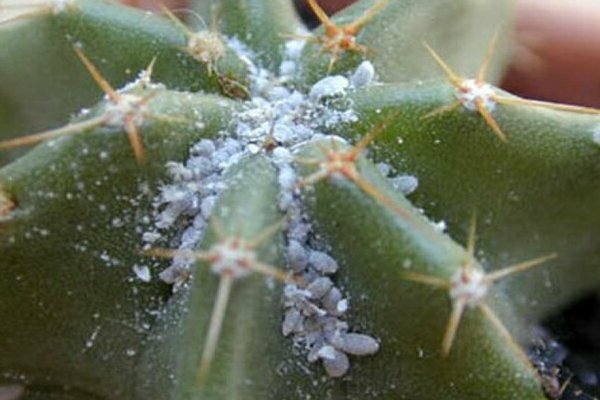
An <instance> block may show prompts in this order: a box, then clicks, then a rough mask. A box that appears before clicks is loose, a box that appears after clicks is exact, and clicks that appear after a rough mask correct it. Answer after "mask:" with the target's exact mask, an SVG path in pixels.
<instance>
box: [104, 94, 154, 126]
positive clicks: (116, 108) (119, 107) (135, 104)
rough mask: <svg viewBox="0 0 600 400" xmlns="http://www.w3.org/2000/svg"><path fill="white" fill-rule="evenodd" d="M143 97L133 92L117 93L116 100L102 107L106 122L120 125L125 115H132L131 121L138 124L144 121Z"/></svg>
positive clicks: (110, 124)
mask: <svg viewBox="0 0 600 400" xmlns="http://www.w3.org/2000/svg"><path fill="white" fill-rule="evenodd" d="M143 100H144V99H143V98H141V97H140V96H136V95H133V94H127V93H122V94H119V99H118V100H117V102H109V103H108V104H107V105H106V108H105V109H104V116H105V117H106V124H107V125H109V126H115V127H121V126H123V124H124V122H125V117H127V116H131V115H133V116H134V117H133V122H134V123H135V124H136V125H137V126H139V125H141V124H142V123H143V122H144V112H145V108H146V107H145V105H144V101H143Z"/></svg>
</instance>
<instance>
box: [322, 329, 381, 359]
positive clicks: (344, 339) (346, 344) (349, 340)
mask: <svg viewBox="0 0 600 400" xmlns="http://www.w3.org/2000/svg"><path fill="white" fill-rule="evenodd" d="M332 343H333V345H334V346H335V347H336V348H337V349H338V350H340V351H343V352H344V353H347V354H352V355H354V356H368V355H371V354H375V353H377V352H378V351H379V343H377V341H376V340H375V339H373V338H372V337H371V336H368V335H363V334H360V333H348V334H345V335H340V336H337V337H335V338H334V340H333V341H332Z"/></svg>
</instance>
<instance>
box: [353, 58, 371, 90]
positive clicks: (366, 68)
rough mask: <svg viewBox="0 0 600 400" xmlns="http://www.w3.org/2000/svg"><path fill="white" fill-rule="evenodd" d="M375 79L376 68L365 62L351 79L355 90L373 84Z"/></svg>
mask: <svg viewBox="0 0 600 400" xmlns="http://www.w3.org/2000/svg"><path fill="white" fill-rule="evenodd" d="M374 78H375V67H373V64H372V63H371V62H370V61H368V60H367V61H363V62H362V63H361V64H360V65H359V66H358V68H357V69H356V71H355V72H354V74H352V76H351V77H350V83H351V84H352V86H353V87H354V88H361V87H364V86H368V85H370V84H371V83H373V79H374Z"/></svg>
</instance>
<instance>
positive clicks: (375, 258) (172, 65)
mask: <svg viewBox="0 0 600 400" xmlns="http://www.w3.org/2000/svg"><path fill="white" fill-rule="evenodd" d="M434 3H435V4H434ZM214 4H215V3H213V2H210V4H208V3H207V2H202V1H198V2H194V7H193V8H194V10H192V11H191V12H190V14H192V16H193V17H199V18H200V19H201V20H204V19H208V18H210V19H211V20H213V21H215V19H214V18H213V17H214V15H215V14H214V7H213V6H214ZM240 4H241V5H243V6H240ZM286 4H287V3H286ZM219 5H220V6H221V9H222V11H223V15H222V16H221V17H220V19H221V21H219V23H217V22H213V24H211V26H210V27H208V26H206V24H204V27H203V29H201V30H199V31H195V30H194V29H192V28H191V27H189V25H188V24H186V23H185V21H183V20H180V19H179V18H178V17H177V16H176V15H174V14H173V12H171V11H170V10H168V9H167V8H165V7H164V6H162V7H161V16H157V15H151V14H147V13H142V12H137V11H133V10H129V9H127V8H125V7H122V6H118V5H113V4H110V3H107V2H104V1H94V0H69V1H65V0H55V1H52V2H48V3H46V4H43V5H41V6H39V7H35V8H34V10H33V11H31V12H26V13H25V14H24V15H23V16H20V17H16V18H14V19H12V20H9V21H8V22H3V23H2V26H1V29H2V31H0V44H2V43H4V44H6V47H7V50H0V85H2V87H3V92H2V93H1V95H0V105H1V106H3V107H4V106H5V105H6V108H7V109H10V108H11V107H15V108H16V109H19V108H23V109H24V111H27V112H24V113H23V114H22V115H21V114H19V113H13V112H11V111H9V112H8V114H6V115H8V117H5V113H4V112H3V110H0V134H4V129H6V130H7V132H11V131H13V130H14V131H19V132H20V131H22V130H25V128H29V127H36V126H37V127H39V126H42V128H41V129H36V130H37V131H40V132H41V133H38V134H35V135H30V136H19V137H9V138H7V137H4V136H3V137H2V138H1V139H0V149H2V150H10V149H13V148H16V147H20V146H26V145H32V144H38V143H39V145H38V146H37V147H35V148H34V149H32V150H31V152H29V153H28V154H27V155H25V156H24V157H22V158H21V159H19V160H18V161H16V162H14V163H11V164H9V165H7V166H6V167H4V168H3V169H2V170H0V183H1V186H0V233H1V234H2V236H3V240H2V241H0V246H1V247H2V251H1V252H0V265H2V267H3V268H5V269H6V271H7V272H8V274H9V275H11V276H13V275H14V276H15V277H17V278H16V284H15V282H13V281H10V282H9V281H8V280H7V281H6V282H2V281H0V300H2V301H1V302H0V318H1V319H2V320H3V321H4V320H6V321H7V324H8V325H10V326H14V327H15V328H14V329H16V330H18V331H22V332H23V335H20V337H17V335H11V334H10V333H9V332H7V331H6V328H3V327H2V326H0V350H2V351H6V356H4V355H3V357H0V372H2V373H4V372H5V371H8V372H6V373H5V374H4V375H3V376H4V377H3V378H0V379H1V381H0V397H2V390H3V387H4V386H3V385H4V382H6V383H7V384H12V385H14V384H15V383H18V384H22V385H24V387H26V389H23V388H21V386H18V387H16V388H17V389H16V392H15V393H21V392H23V391H27V392H31V393H35V394H36V395H37V393H38V392H40V393H42V394H41V395H42V396H43V388H42V389H40V387H42V386H43V384H44V383H45V382H55V381H56V382H60V383H59V384H57V385H58V386H57V387H61V388H67V387H73V388H74V389H73V390H74V391H73V392H70V393H67V392H68V389H65V390H66V391H67V392H66V396H70V395H71V394H72V395H73V396H75V397H77V398H79V397H78V394H74V393H75V391H77V393H79V391H81V393H82V396H84V398H85V396H86V395H87V394H88V393H90V394H91V393H93V395H94V396H95V395H97V396H99V397H103V398H131V399H143V398H149V397H152V398H159V399H165V400H173V399H177V400H180V399H186V400H187V399H190V400H192V399H200V398H202V399H207V400H210V399H223V398H227V399H248V398H265V399H275V398H294V399H295V398H297V399H309V398H323V399H342V398H344V399H361V400H363V399H371V398H382V399H391V400H393V399H398V398H414V399H436V398H449V399H457V400H466V399H477V398H490V399H493V400H503V399H515V398H518V399H520V400H540V399H543V398H546V395H549V396H551V397H556V398H558V397H560V396H562V395H563V393H565V392H566V391H568V388H570V387H575V386H576V383H575V384H572V383H570V381H569V380H566V381H565V380H564V379H563V381H562V382H559V383H560V385H557V384H556V383H557V380H558V379H555V380H551V379H550V378H549V373H548V368H547V364H545V360H544V359H543V357H541V356H532V355H531V354H527V351H526V349H525V347H526V346H528V345H529V344H530V341H531V340H532V336H535V334H532V333H531V330H530V327H531V325H536V324H539V323H540V321H541V320H543V319H544V318H546V317H547V315H548V313H549V312H550V311H554V310H556V309H558V308H560V307H563V306H564V304H566V303H567V302H568V301H571V300H573V299H574V298H576V297H577V296H579V295H581V294H582V293H587V292H588V291H590V290H595V289H597V287H598V285H600V274H598V265H599V263H600V259H598V257H596V256H595V254H596V253H595V252H596V250H597V246H598V245H600V242H598V239H597V235H596V233H597V230H598V226H599V224H600V216H599V215H598V213H597V207H596V208H594V207H595V206H594V205H595V204H597V203H598V201H600V191H599V190H598V189H597V187H598V182H600V179H599V176H600V175H599V173H600V170H599V169H598V168H597V165H598V164H597V160H598V156H599V155H600V153H599V149H600V147H599V146H598V144H600V122H599V120H598V114H600V110H595V109H591V108H585V107H576V106H569V105H562V104H553V103H546V102H540V101H533V100H527V99H521V98H518V97H515V96H512V95H510V94H508V93H505V92H503V91H501V90H500V89H498V88H497V87H495V86H494V85H493V83H492V82H493V81H494V76H498V72H497V71H496V69H497V68H498V67H497V64H499V63H500V59H501V58H502V57H503V56H504V53H503V51H502V49H501V48H500V49H499V50H500V51H499V55H498V56H495V57H493V53H494V52H495V50H496V47H502V45H504V44H505V43H504V42H505V40H503V39H505V38H504V36H503V33H502V31H501V30H498V31H497V32H496V34H495V35H494V36H493V39H492V40H491V41H490V43H487V47H486V46H485V44H484V45H483V46H482V45H481V43H482V40H483V39H484V38H485V37H489V35H483V34H481V35H478V36H477V37H474V35H472V33H473V31H472V30H471V28H470V27H468V26H467V25H469V26H470V24H464V22H465V21H469V22H471V21H477V24H478V26H479V25H480V26H481V27H483V28H485V29H484V30H482V32H484V31H485V32H487V29H489V26H490V25H491V24H490V23H489V21H491V20H493V21H495V22H502V21H498V20H499V19H501V17H500V15H504V14H503V13H504V11H503V10H500V9H499V7H500V6H499V5H498V4H496V3H494V2H489V1H483V2H481V4H478V5H474V4H473V3H472V2H470V1H467V0H464V1H463V0H459V1H456V0H452V1H451V2H450V1H449V0H434V1H433V2H428V3H427V4H425V3H424V2H414V1H412V0H407V1H397V2H389V1H387V0H378V1H372V0H369V1H366V0H365V1H360V2H359V3H358V4H357V5H356V6H353V7H350V8H349V9H347V10H346V11H344V12H343V14H342V15H340V16H336V17H332V18H330V17H329V16H327V15H326V14H325V13H324V12H323V10H322V9H321V8H320V7H319V6H318V4H317V2H316V1H315V0H309V6H310V7H311V9H312V11H313V12H314V13H315V14H316V16H317V17H318V19H319V21H320V22H321V24H322V26H323V31H322V32H321V33H320V34H316V33H315V35H316V36H313V35H311V36H306V37H305V36H304V35H302V34H299V33H298V32H302V26H301V24H300V23H299V22H298V21H296V19H295V17H294V16H293V13H292V12H291V9H290V8H286V7H287V5H283V3H281V1H280V0H243V1H242V2H241V3H240V2H239V1H238V0H220V1H219ZM207 6H208V7H207ZM196 11H198V15H196V14H195V13H196ZM500 11H502V12H500ZM448 18H453V19H455V20H456V21H457V23H456V26H454V27H453V29H455V31H453V32H452V34H449V33H448V31H447V30H446V28H445V26H448V24H444V23H442V22H446V20H447V19H448ZM468 18H471V19H468ZM390 20H393V21H401V20H402V21H405V22H406V24H399V25H402V26H391V25H390ZM334 21H335V22H334ZM338 21H350V22H348V23H341V22H338ZM486 21H487V23H486ZM411 24H412V25H411ZM217 25H220V31H219V30H218V29H217ZM405 25H406V26H409V25H411V26H413V29H415V32H414V34H411V35H410V37H406V36H405V31H404V30H403V29H405V28H404V26H405ZM499 25H502V24H501V23H500V24H498V23H496V24H495V26H499ZM367 26H368V29H364V28H366V27H367ZM421 26H422V27H424V28H423V31H420V30H419V27H421ZM24 28H27V29H29V30H30V31H31V32H37V33H36V34H35V35H33V36H31V37H29V36H26V35H24V34H23V33H24V32H26V31H25V30H21V29H24ZM483 28H482V29H483ZM27 32H29V31H27ZM49 32H50V33H52V35H54V36H52V35H40V33H49ZM19 35H23V37H24V38H25V39H23V40H24V41H25V42H26V43H27V41H30V40H32V39H31V38H32V37H33V38H34V40H36V41H42V42H43V41H44V40H47V41H46V42H43V43H44V44H43V45H42V47H43V49H46V50H47V51H46V50H44V51H42V53H44V54H42V55H40V57H42V58H43V57H48V59H49V60H50V59H51V60H53V61H52V62H50V61H49V62H48V68H47V70H48V71H53V72H52V73H55V74H57V76H58V77H61V76H67V77H68V78H70V76H69V74H74V75H73V76H77V77H78V78H89V77H90V76H91V78H92V79H87V81H89V82H87V81H86V82H85V83H87V84H89V85H90V86H92V84H94V85H95V86H96V87H95V88H93V89H94V90H95V91H93V90H92V88H90V87H85V86H84V84H81V83H80V82H79V80H80V79H65V80H64V81H63V85H66V86H65V87H66V89H64V90H65V92H67V91H72V92H73V93H74V97H73V99H69V98H65V99H63V98H60V99H59V100H60V101H58V102H57V103H56V104H57V106H56V107H55V108H53V109H52V110H51V111H49V112H40V111H39V110H43V109H44V108H43V107H41V106H40V103H39V102H37V103H36V99H37V96H36V94H35V93H32V91H31V90H28V89H29V88H28V87H27V84H23V82H25V83H29V81H31V82H34V83H35V86H36V88H37V86H40V89H39V90H42V89H46V88H52V87H53V86H52V85H53V84H54V82H52V81H51V80H48V79H46V80H44V79H41V78H40V77H39V76H37V75H40V76H41V75H43V74H44V71H46V69H40V68H39V67H38V65H36V64H35V63H31V68H32V69H33V70H34V71H36V73H35V74H33V75H30V76H29V77H27V76H26V75H23V73H22V72H23V71H14V68H11V67H10V66H9V65H8V63H7V62H6V59H5V58H4V54H3V52H4V51H5V52H6V53H7V54H9V55H13V54H14V56H15V58H16V59H19V60H20V59H24V56H23V53H22V52H21V49H20V48H19V46H16V47H15V46H12V47H11V46H10V42H11V41H12V40H14V38H18V37H19ZM377 35H379V37H378V36H377ZM419 35H420V36H422V37H427V41H428V42H427V43H425V42H423V43H424V47H425V48H423V47H422V46H420V45H418V44H417V45H414V44H411V43H412V42H414V39H415V36H419ZM49 37H52V39H45V38H49ZM390 37H394V38H397V42H398V43H397V44H396V43H394V49H412V50H411V51H410V52H409V54H408V53H407V54H402V60H397V62H396V64H394V68H396V67H397V68H398V71H402V73H403V74H406V76H402V78H401V79H400V78H399V76H401V74H399V72H398V71H396V70H395V69H394V68H392V69H393V70H391V69H390V65H389V63H388V62H389V60H387V59H386V58H385V57H383V58H382V55H381V54H380V51H381V47H379V46H380V44H381V43H384V42H386V41H388V40H389V39H390ZM379 39H381V40H379ZM359 40H360V43H359V42H358V41H359ZM57 41H58V42H60V43H58V42H57ZM380 42H381V43H380ZM409 42H410V43H409ZM444 43H446V44H448V45H449V48H450V50H455V51H456V49H457V47H456V46H455V44H456V43H460V46H459V47H458V48H459V49H460V51H456V52H455V53H452V54H450V55H449V59H448V60H445V59H442V57H441V56H440V55H438V54H437V53H436V51H435V50H434V48H444V49H445V51H446V49H447V47H445V46H444ZM0 47H1V46H0ZM370 48H374V49H375V50H379V52H377V51H373V52H371V51H368V50H367V49H370ZM483 49H485V50H483ZM388 50H389V49H388ZM482 51H483V53H485V54H484V56H483V62H480V60H481V58H482V57H480V53H481V52H482ZM388 53H389V54H388V57H389V58H390V59H392V58H393V59H395V57H396V56H397V54H396V52H394V51H389V52H388ZM400 53H402V52H400ZM28 56H29V55H28ZM33 56H38V55H37V54H33ZM398 56H399V55H398ZM431 58H433V60H434V62H432V61H431ZM474 60H476V61H474ZM149 61H150V63H149V64H148V62H149ZM450 65H453V66H456V67H457V71H462V70H463V69H465V66H478V71H477V74H476V77H475V78H473V79H466V78H463V77H462V75H461V74H459V73H457V72H455V71H454V70H453V69H451V68H450ZM63 68H64V69H65V72H64V73H63V72H62V69H63ZM432 68H439V69H440V70H441V73H440V71H436V72H437V75H435V74H433V73H432V72H431V71H432ZM139 70H141V72H140V73H139V74H138V75H132V71H139ZM488 72H489V73H488ZM84 73H85V75H83V74H84ZM61 74H62V75H61ZM5 75H6V77H4V76H5ZM488 75H490V76H492V79H491V80H490V82H489V83H488V82H487V79H489V78H488ZM432 77H435V79H430V78H432ZM17 78H18V79H17ZM38 78H40V79H38ZM57 80H58V78H57ZM13 81H14V82H13ZM17 81H18V82H17ZM15 82H16V83H15ZM69 85H70V86H69ZM119 87H120V89H115V88H119ZM71 88H72V90H71ZM97 89H100V92H101V93H98V90H97ZM92 94H93V95H92ZM99 94H100V95H101V96H102V100H101V101H100V102H99V103H98V104H97V105H95V106H92V107H91V108H89V109H84V110H82V111H79V112H78V113H77V114H76V117H75V118H73V119H71V121H70V122H67V123H65V122H64V121H63V123H62V127H59V128H50V129H48V128H49V127H52V126H56V125H57V124H58V122H57V121H59V120H60V119H61V118H63V119H64V118H65V116H66V115H67V114H68V113H71V112H72V111H73V110H72V109H71V108H70V107H71V106H70V104H74V103H77V102H81V105H80V106H84V107H89V106H90V105H91V104H92V100H93V98H94V96H96V97H97V96H98V95H99ZM31 100H33V102H32V105H31V108H27V107H25V108H27V109H26V110H25V108H24V107H23V104H28V103H29V102H30V101H31ZM63 100H64V103H63V102H62V101H63ZM86 102H88V103H87V104H84V103H86ZM461 108H462V109H464V110H460V109H461ZM459 110H460V111H461V112H459ZM464 111H466V112H464ZM473 113H476V114H478V115H477V116H476V117H477V118H473V115H472V114H473ZM32 115H33V116H34V117H31V116H32ZM433 117H435V118H433ZM490 130H491V131H492V133H493V134H494V136H492V135H489V131H490ZM30 131H31V130H30ZM465 155H468V157H466V156H465ZM99 163H110V165H109V166H106V165H102V164H99ZM473 165H477V168H473ZM566 186H568V188H569V190H565V187H566ZM407 196H410V197H409V198H407ZM65 204H66V205H67V206H65ZM473 209H477V210H478V212H479V214H480V216H479V217H477V216H475V215H473V217H472V219H471V223H470V224H464V221H466V220H467V219H468V217H465V214H470V213H471V212H472V210H473ZM63 219H64V221H63ZM478 219H479V220H480V226H479V228H477V227H476V223H477V220H478ZM436 221H437V222H436ZM465 226H466V229H465ZM465 231H466V235H464V232H465ZM462 236H466V237H467V240H466V243H465V244H464V245H462V244H460V243H458V242H457V241H456V240H455V239H456V238H457V237H462ZM476 236H478V237H477V247H478V249H477V251H476V246H475V244H476ZM525 237H527V238H528V240H524V238H525ZM32 239H35V243H34V242H33V241H32ZM32 243H34V245H33V246H32ZM32 248H33V249H34V251H32V250H31V249H32ZM539 254H545V255H543V256H539ZM558 254H560V257H558ZM40 258H41V259H43V263H41V264H43V265H44V268H40V267H37V266H36V267H35V268H33V267H31V265H33V264H35V265H38V264H40ZM520 260H527V261H520ZM501 265H508V266H507V267H499V266H501ZM567 266H568V267H570V268H566V267H567ZM124 267H125V268H124ZM88 269H89V270H88ZM525 272H526V273H525ZM505 278H511V279H505ZM63 281H64V282H66V283H65V284H62V283H61V285H59V286H60V287H57V286H56V282H63ZM544 282H550V283H551V284H552V285H555V286H554V287H549V286H547V285H546V286H545V283H544ZM63 286H68V293H67V294H64V293H63V292H65V290H64V287H63ZM23 288H25V289H23ZM38 288H42V289H41V290H38ZM3 292H6V293H8V295H3V294H2V293H3ZM107 293H108V294H107ZM82 299H83V300H85V301H83V300H82ZM4 303H6V306H5V305H4ZM13 309H15V310H21V309H23V311H20V312H21V313H23V314H27V315H28V316H29V317H28V318H27V319H26V320H25V321H24V319H23V318H22V317H20V316H19V315H15V312H12V311H11V310H13ZM124 327H125V328H124ZM32 341H36V343H37V344H36V346H33V347H32V346H31V343H32ZM440 342H441V343H440ZM22 348H23V349H25V348H31V351H30V352H29V351H20V350H21V349H22ZM14 349H17V351H15V350H14ZM73 349H75V351H74V350H73ZM79 350H81V351H79ZM44 353H47V354H44ZM540 360H541V361H540ZM99 367H103V368H99ZM40 371H41V372H40ZM19 375H22V376H25V377H26V379H20V378H15V377H17V376H19ZM554 378H556V376H554ZM561 379H562V377H561ZM6 387H7V388H8V389H10V390H13V391H14V390H15V386H6ZM20 389H23V390H20ZM19 390H20V391H19ZM61 390H62V389H61ZM18 395H20V394H18ZM61 398H62V397H61ZM67 398H71V397H67Z"/></svg>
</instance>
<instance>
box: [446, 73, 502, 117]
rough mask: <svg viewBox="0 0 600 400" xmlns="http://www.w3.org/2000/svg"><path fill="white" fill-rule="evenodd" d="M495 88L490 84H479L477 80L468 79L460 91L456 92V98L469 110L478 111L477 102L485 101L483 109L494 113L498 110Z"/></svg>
mask: <svg viewBox="0 0 600 400" xmlns="http://www.w3.org/2000/svg"><path fill="white" fill-rule="evenodd" d="M494 96H495V92H494V87H493V86H492V85H490V84H488V83H478V82H477V81H476V80H475V79H466V80H464V81H463V82H462V84H461V87H460V89H458V90H456V98H457V99H458V101H460V102H461V104H462V105H463V107H465V108H466V109H467V110H471V111H477V105H476V104H475V103H476V101H477V100H483V107H484V108H485V109H486V110H488V111H490V112H492V111H494V110H495V109H496V104H497V103H496V100H494Z"/></svg>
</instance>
